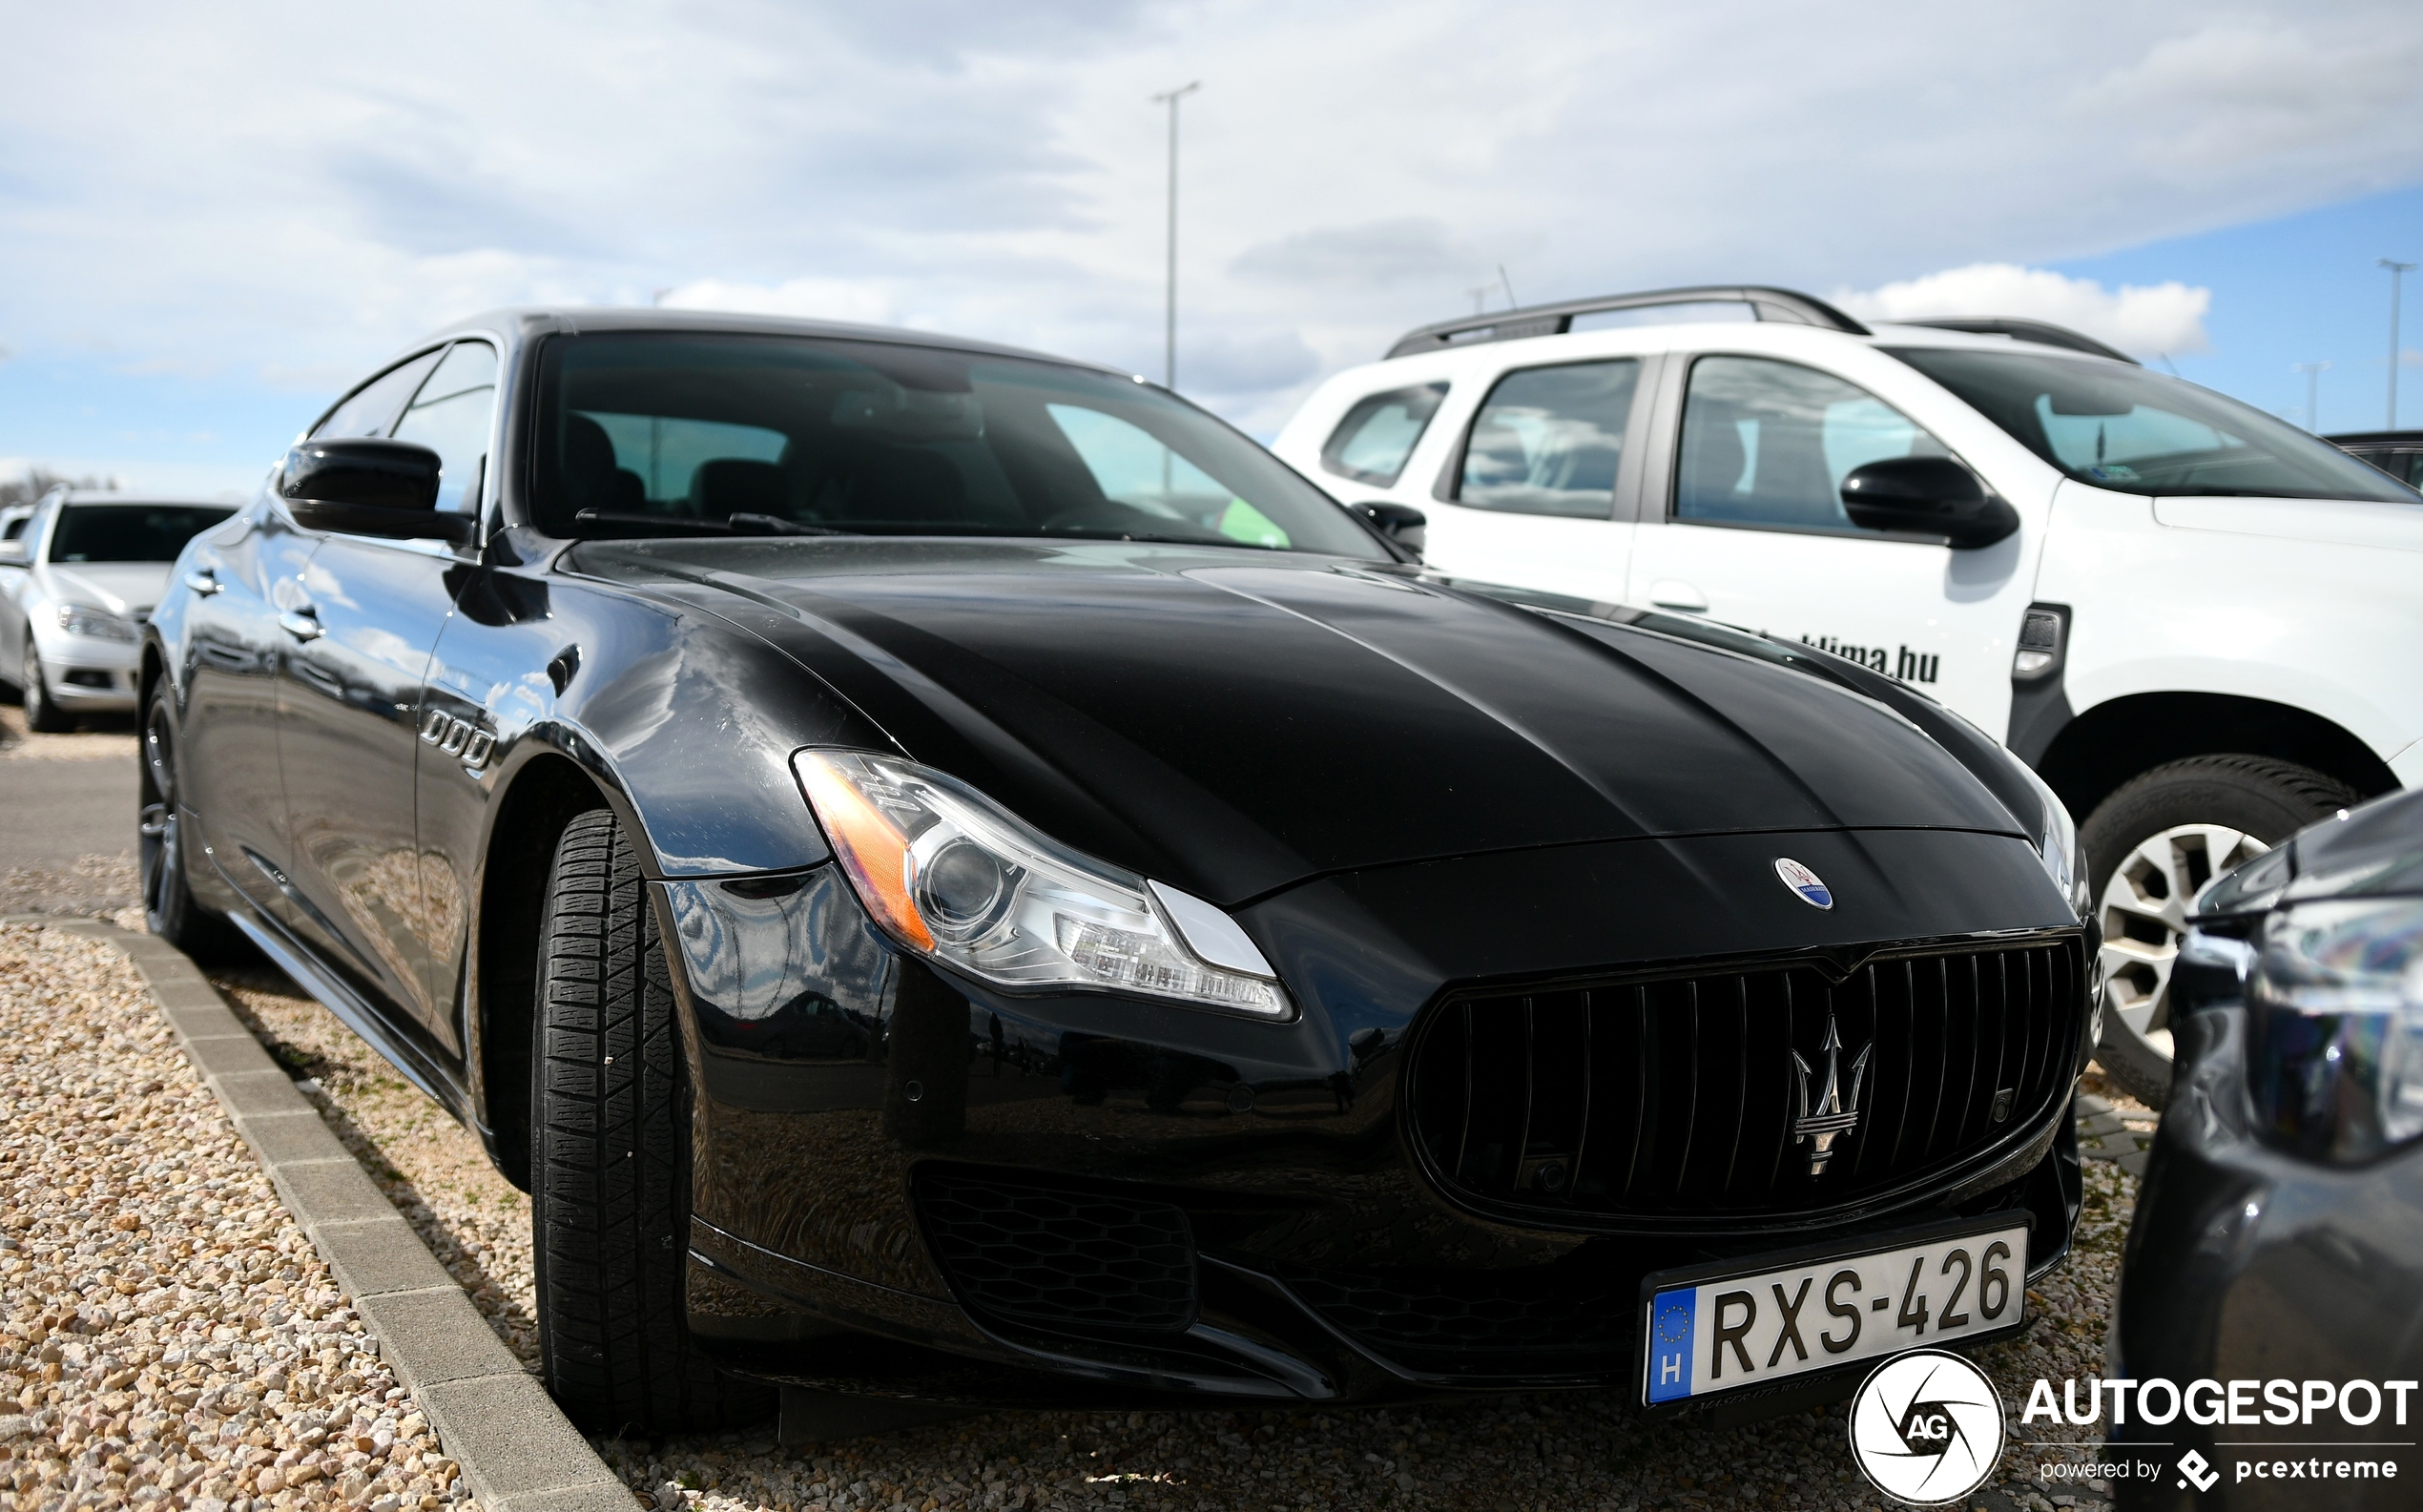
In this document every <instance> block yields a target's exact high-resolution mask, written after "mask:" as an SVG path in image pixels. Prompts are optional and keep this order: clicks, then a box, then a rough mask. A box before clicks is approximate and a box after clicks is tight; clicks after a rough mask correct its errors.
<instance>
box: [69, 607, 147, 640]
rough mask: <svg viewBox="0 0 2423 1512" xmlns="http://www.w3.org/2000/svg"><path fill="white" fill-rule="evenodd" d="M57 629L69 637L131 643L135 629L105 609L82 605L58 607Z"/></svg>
mask: <svg viewBox="0 0 2423 1512" xmlns="http://www.w3.org/2000/svg"><path fill="white" fill-rule="evenodd" d="M59 628H60V629H61V630H63V631H66V632H68V633H69V634H71V635H90V636H92V637H93V639H95V640H120V641H130V642H131V641H133V640H134V639H135V627H134V626H133V625H130V624H128V623H127V622H126V621H125V620H122V619H120V618H118V617H117V616H116V615H115V614H113V613H111V612H110V611H108V610H106V609H93V608H90V607H88V606H86V605H83V604H62V605H60V606H59Z"/></svg>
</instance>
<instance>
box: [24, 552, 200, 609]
mask: <svg viewBox="0 0 2423 1512" xmlns="http://www.w3.org/2000/svg"><path fill="white" fill-rule="evenodd" d="M170 566H171V564H169V563H167V562H76V563H72V564H70V563H64V562H46V563H44V564H43V566H42V578H43V586H44V589H45V590H46V591H48V592H49V593H50V595H51V597H52V599H54V600H56V601H57V602H59V603H62V604H90V605H92V606H93V608H94V609H106V610H108V611H110V612H111V613H113V614H119V615H125V616H129V617H132V616H133V615H135V614H136V613H138V612H140V613H144V614H149V613H150V612H151V611H152V609H153V607H154V606H155V605H157V604H158V603H159V601H160V591H161V590H163V589H165V588H166V587H167V586H168V572H169V568H170Z"/></svg>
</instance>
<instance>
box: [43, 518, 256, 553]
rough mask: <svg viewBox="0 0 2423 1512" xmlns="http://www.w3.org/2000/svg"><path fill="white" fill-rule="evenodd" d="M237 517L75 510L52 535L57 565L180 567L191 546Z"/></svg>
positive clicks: (52, 547) (62, 519) (63, 519)
mask: <svg viewBox="0 0 2423 1512" xmlns="http://www.w3.org/2000/svg"><path fill="white" fill-rule="evenodd" d="M233 513H235V511H234V510H233V509H226V508H217V509H214V508H211V507H208V506H205V505H184V504H71V505H68V506H67V507H64V508H62V509H61V510H60V511H59V523H58V525H57V527H56V528H53V529H52V532H51V560H52V561H53V562H174V561H176V553H177V552H179V551H182V550H184V549H185V543H186V542H188V541H190V540H192V539H193V538H194V537H195V536H196V535H197V534H199V533H200V532H202V531H204V530H207V529H209V528H211V527H212V526H214V525H217V523H218V522H219V521H221V520H224V519H226V518H227V517H228V516H229V515H230V514H233Z"/></svg>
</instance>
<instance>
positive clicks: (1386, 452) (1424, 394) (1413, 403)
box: [1321, 383, 1447, 488]
mask: <svg viewBox="0 0 2423 1512" xmlns="http://www.w3.org/2000/svg"><path fill="white" fill-rule="evenodd" d="M1446 397H1447V385H1446V384H1444V383H1423V384H1421V385H1419V387H1415V388H1396V389H1391V390H1389V391H1388V392H1387V393H1385V394H1370V395H1366V396H1365V397H1363V398H1361V399H1358V400H1356V401H1355V407H1354V408H1352V409H1350V410H1348V411H1347V412H1346V418H1345V419H1343V420H1341V421H1339V422H1338V423H1337V428H1336V430H1333V431H1331V432H1330V433H1329V440H1328V441H1327V442H1326V443H1324V444H1323V445H1322V446H1321V466H1322V467H1323V469H1325V470H1327V471H1330V472H1334V473H1336V474H1337V475H1338V476H1339V477H1341V478H1352V479H1354V480H1355V481H1356V483H1368V484H1371V485H1373V486H1374V487H1381V488H1386V487H1392V486H1394V485H1395V483H1396V482H1397V478H1398V474H1399V473H1402V472H1403V471H1404V470H1405V459H1406V458H1408V457H1410V456H1412V455H1413V454H1414V447H1415V446H1416V445H1418V444H1419V442H1420V441H1421V433H1422V432H1423V431H1424V430H1426V429H1428V428H1429V426H1430V417H1431V416H1433V415H1435V414H1437V413H1439V401H1440V400H1442V399H1445V398H1446Z"/></svg>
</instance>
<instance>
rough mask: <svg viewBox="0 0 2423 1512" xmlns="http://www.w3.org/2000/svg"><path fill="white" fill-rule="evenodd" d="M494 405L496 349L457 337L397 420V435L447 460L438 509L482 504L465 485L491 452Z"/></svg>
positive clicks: (463, 508)
mask: <svg viewBox="0 0 2423 1512" xmlns="http://www.w3.org/2000/svg"><path fill="white" fill-rule="evenodd" d="M495 408H496V348H494V347H492V346H490V345H488V343H487V342H456V343H454V345H453V346H451V347H449V348H447V350H446V354H445V361H444V362H440V363H438V366H437V371H435V372H433V373H431V374H430V375H429V380H428V382H427V383H423V384H422V385H421V391H420V392H419V393H417V394H415V395H413V396H412V404H411V405H410V406H409V407H408V408H406V409H405V410H404V418H403V419H402V420H400V421H398V422H397V423H396V426H395V430H394V432H393V434H394V437H395V439H396V440H398V441H412V442H418V443H420V444H421V445H424V446H426V447H428V448H429V449H430V450H432V451H434V452H436V453H437V454H438V456H439V458H440V459H441V460H442V463H443V466H442V467H441V468H440V470H439V473H438V507H439V508H441V509H450V510H456V511H468V510H476V509H478V508H479V507H480V506H479V500H477V499H468V500H466V498H465V497H464V490H465V489H466V488H468V487H470V486H471V482H472V479H473V478H474V477H476V476H477V475H478V474H479V472H480V470H481V469H480V463H481V461H482V459H483V458H485V457H486V456H487V449H488V417H489V415H490V414H491V413H492V412H493V411H494V410H495Z"/></svg>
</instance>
